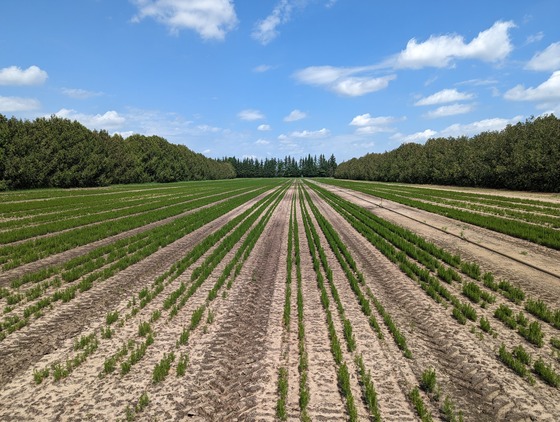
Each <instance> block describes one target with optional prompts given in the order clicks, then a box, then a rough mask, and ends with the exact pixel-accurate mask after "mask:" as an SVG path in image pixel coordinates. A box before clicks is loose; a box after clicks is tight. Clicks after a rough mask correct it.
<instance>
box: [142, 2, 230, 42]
mask: <svg viewBox="0 0 560 422" xmlns="http://www.w3.org/2000/svg"><path fill="white" fill-rule="evenodd" d="M132 2H133V3H134V4H135V5H136V7H138V14H137V15H135V16H134V18H133V19H132V20H133V22H140V21H141V20H142V19H144V18H146V17H149V18H153V19H155V20H156V21H157V22H159V23H161V24H163V25H165V26H167V27H168V28H169V29H170V30H171V32H172V33H174V34H177V33H178V32H179V30H181V29H191V30H194V31H196V32H197V33H198V34H199V35H200V36H201V37H202V38H204V39H217V40H222V39H224V37H225V35H226V33H227V32H228V31H231V30H232V29H234V28H235V26H236V25H237V16H236V14H235V10H234V6H233V2H232V0H132Z"/></svg>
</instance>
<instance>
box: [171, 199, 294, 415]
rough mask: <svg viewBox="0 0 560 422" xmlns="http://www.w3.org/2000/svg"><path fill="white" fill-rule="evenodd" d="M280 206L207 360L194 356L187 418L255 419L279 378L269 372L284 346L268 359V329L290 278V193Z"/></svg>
mask: <svg viewBox="0 0 560 422" xmlns="http://www.w3.org/2000/svg"><path fill="white" fill-rule="evenodd" d="M279 206H280V208H279V209H277V210H276V211H275V212H274V213H273V215H272V217H271V220H270V221H269V223H268V224H267V227H266V228H265V231H264V232H263V234H262V235H261V237H260V238H259V240H258V242H257V245H256V246H255V248H256V249H255V251H254V252H253V253H252V254H251V256H250V258H249V260H248V261H247V262H246V264H245V265H244V267H243V270H242V271H241V274H240V275H239V276H238V278H237V280H236V283H235V284H236V285H237V289H236V290H235V291H234V292H233V293H232V294H231V296H230V299H229V303H228V308H227V310H225V314H224V319H223V322H222V323H221V324H220V326H219V327H218V329H217V330H216V332H215V335H214V336H213V337H212V338H211V339H209V342H208V344H207V346H206V347H205V351H204V355H203V356H202V361H199V362H196V363H195V362H193V366H192V368H191V371H192V373H193V377H192V379H189V381H188V383H189V388H188V392H187V395H186V396H185V397H184V398H183V400H182V401H183V403H184V404H183V408H182V409H178V415H179V418H181V419H184V418H187V417H190V418H192V419H191V420H248V419H255V418H256V414H257V406H258V405H259V398H260V397H261V395H262V394H263V391H265V390H267V389H268V390H269V388H267V383H275V382H276V379H275V378H274V377H273V378H272V379H269V374H270V373H275V370H276V368H277V365H278V361H279V359H280V356H279V350H278V351H276V352H274V351H272V354H274V353H276V354H277V355H278V356H277V357H276V362H272V361H271V359H267V353H268V348H269V345H268V341H267V333H268V330H269V327H270V325H271V324H273V323H274V322H273V321H274V317H273V316H272V315H271V312H272V311H271V310H272V301H273V298H274V297H275V296H276V293H275V291H276V290H277V289H278V283H280V284H282V283H284V279H281V280H279V279H278V274H279V273H281V271H279V269H280V268H281V266H282V265H283V264H284V262H282V260H281V256H282V251H281V250H282V246H283V245H284V240H285V238H286V234H287V224H286V219H285V215H286V212H285V210H289V207H288V206H289V203H287V200H286V197H284V198H283V200H282V203H281V204H280V205H279ZM280 210H284V212H281V211H280ZM284 260H285V253H284ZM284 267H285V265H284ZM252 269H253V270H252ZM284 277H285V271H284ZM280 290H282V288H280ZM280 306H281V304H280ZM273 349H274V348H273ZM271 366H272V368H271Z"/></svg>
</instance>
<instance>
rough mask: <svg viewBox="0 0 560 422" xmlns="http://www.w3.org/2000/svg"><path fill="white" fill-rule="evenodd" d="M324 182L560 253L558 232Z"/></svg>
mask: <svg viewBox="0 0 560 422" xmlns="http://www.w3.org/2000/svg"><path fill="white" fill-rule="evenodd" d="M327 183H329V184H333V185H335V186H340V187H345V188H349V189H353V190H356V191H359V192H362V193H365V194H368V195H373V196H377V197H379V198H383V199H388V200H391V201H394V202H398V203H400V204H403V205H407V206H410V207H414V208H418V209H421V210H424V211H428V212H431V213H435V214H440V215H443V216H445V217H449V218H453V219H455V220H459V221H462V222H465V223H469V224H473V225H476V226H479V227H483V228H486V229H490V230H494V231H496V232H499V233H504V234H507V235H510V236H514V237H518V238H520V239H525V240H528V241H530V242H534V243H537V244H540V245H544V246H548V247H550V248H553V249H557V250H560V236H558V230H555V229H553V228H550V227H545V226H541V225H535V224H531V223H528V222H524V221H518V220H512V219H509V218H502V217H499V216H493V215H482V214H479V213H476V212H470V211H467V210H462V209H456V208H449V207H445V206H441V205H436V204H433V203H428V202H423V201H419V200H416V199H414V198H410V197H404V196H398V195H395V194H392V193H391V192H388V191H381V190H378V189H375V188H373V187H371V186H369V184H367V185H364V184H355V183H351V182H341V181H328V182H327Z"/></svg>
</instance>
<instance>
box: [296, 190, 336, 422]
mask: <svg viewBox="0 0 560 422" xmlns="http://www.w3.org/2000/svg"><path fill="white" fill-rule="evenodd" d="M296 208H297V218H296V221H297V224H298V231H299V233H300V236H299V243H300V251H301V253H300V260H301V276H302V290H303V303H304V311H303V313H304V325H305V336H306V337H305V349H306V351H307V356H308V383H309V396H310V399H309V404H308V405H307V411H308V414H309V416H310V417H311V419H312V420H319V421H329V420H330V421H340V420H344V419H346V410H345V405H344V402H343V400H342V398H341V396H340V394H339V392H338V387H337V370H336V365H335V363H334V360H333V357H332V354H331V351H330V345H329V334H328V327H327V321H326V316H325V312H324V311H323V306H322V305H321V299H320V295H319V291H318V289H317V282H316V281H315V271H314V270H313V262H312V260H311V255H310V253H309V245H308V243H307V238H306V236H305V229H304V225H303V219H302V215H301V210H300V206H299V198H298V200H297V201H296Z"/></svg>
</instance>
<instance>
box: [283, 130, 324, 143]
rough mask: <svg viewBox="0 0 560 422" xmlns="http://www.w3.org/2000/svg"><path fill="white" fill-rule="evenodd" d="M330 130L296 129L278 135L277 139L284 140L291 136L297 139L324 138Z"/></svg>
mask: <svg viewBox="0 0 560 422" xmlns="http://www.w3.org/2000/svg"><path fill="white" fill-rule="evenodd" d="M330 133H331V132H330V130H328V129H326V128H323V129H319V130H303V131H300V132H299V131H296V132H292V133H290V134H289V135H285V134H282V135H280V136H278V139H280V140H281V141H285V140H288V139H291V138H298V139H316V138H324V137H326V136H328V135H329V134H330Z"/></svg>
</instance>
